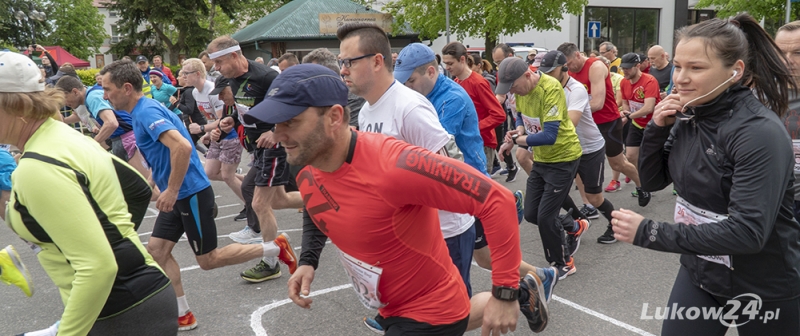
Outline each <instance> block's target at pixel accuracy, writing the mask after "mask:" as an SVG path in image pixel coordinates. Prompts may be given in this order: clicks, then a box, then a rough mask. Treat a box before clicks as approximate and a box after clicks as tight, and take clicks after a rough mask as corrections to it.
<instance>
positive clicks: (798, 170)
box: [792, 140, 800, 174]
mask: <svg viewBox="0 0 800 336" xmlns="http://www.w3.org/2000/svg"><path fill="white" fill-rule="evenodd" d="M792 149H793V150H794V173H795V174H800V140H792Z"/></svg>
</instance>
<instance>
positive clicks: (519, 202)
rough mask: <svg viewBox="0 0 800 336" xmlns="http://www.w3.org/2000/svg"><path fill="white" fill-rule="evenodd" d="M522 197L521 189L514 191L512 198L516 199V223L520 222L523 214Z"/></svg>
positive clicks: (523, 196)
mask: <svg viewBox="0 0 800 336" xmlns="http://www.w3.org/2000/svg"><path fill="white" fill-rule="evenodd" d="M524 198H525V195H523V194H522V190H517V191H515V192H514V200H515V201H516V205H517V224H521V223H522V215H523V214H524V211H523V210H524V209H523V207H522V201H523V200H524Z"/></svg>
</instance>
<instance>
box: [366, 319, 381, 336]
mask: <svg viewBox="0 0 800 336" xmlns="http://www.w3.org/2000/svg"><path fill="white" fill-rule="evenodd" d="M364 325H365V326H367V329H369V330H370V331H372V332H374V333H376V334H379V335H383V327H381V325H380V324H378V321H375V319H374V318H371V317H365V318H364Z"/></svg>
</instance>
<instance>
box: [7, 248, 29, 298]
mask: <svg viewBox="0 0 800 336" xmlns="http://www.w3.org/2000/svg"><path fill="white" fill-rule="evenodd" d="M0 281H2V282H3V283H5V284H6V285H14V286H17V287H19V289H21V290H22V292H23V293H25V295H26V296H28V297H30V296H31V295H33V278H31V273H30V272H28V268H27V267H25V264H23V263H22V259H21V258H20V257H19V254H18V253H17V250H15V249H14V246H11V245H8V246H6V248H4V249H2V250H0Z"/></svg>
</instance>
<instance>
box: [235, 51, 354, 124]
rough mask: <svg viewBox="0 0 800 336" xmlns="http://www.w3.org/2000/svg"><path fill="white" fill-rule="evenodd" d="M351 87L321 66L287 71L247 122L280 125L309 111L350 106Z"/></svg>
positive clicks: (306, 65)
mask: <svg viewBox="0 0 800 336" xmlns="http://www.w3.org/2000/svg"><path fill="white" fill-rule="evenodd" d="M347 92H348V90H347V86H346V85H345V84H344V81H342V77H341V76H339V74H337V73H335V72H333V70H331V69H328V68H326V67H324V66H321V65H319V64H312V63H306V64H299V65H295V66H292V67H289V68H287V69H286V70H284V71H283V72H281V74H280V75H278V77H275V80H273V81H272V85H270V87H269V90H267V96H266V97H264V101H262V102H260V103H258V105H256V106H253V108H251V109H250V111H249V112H247V113H246V114H245V115H244V117H243V118H244V122H246V123H248V124H251V123H254V122H257V121H261V122H265V123H268V124H279V123H282V122H285V121H287V120H289V119H292V118H294V117H296V116H297V115H299V114H301V113H303V111H305V110H306V109H308V108H309V107H312V106H314V107H323V106H333V105H337V104H338V105H341V106H343V107H346V106H347Z"/></svg>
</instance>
